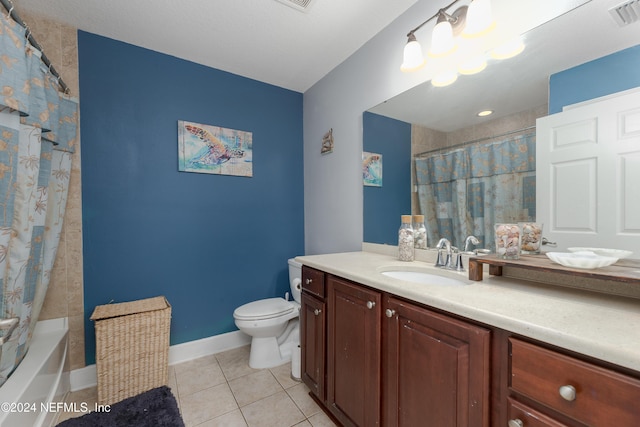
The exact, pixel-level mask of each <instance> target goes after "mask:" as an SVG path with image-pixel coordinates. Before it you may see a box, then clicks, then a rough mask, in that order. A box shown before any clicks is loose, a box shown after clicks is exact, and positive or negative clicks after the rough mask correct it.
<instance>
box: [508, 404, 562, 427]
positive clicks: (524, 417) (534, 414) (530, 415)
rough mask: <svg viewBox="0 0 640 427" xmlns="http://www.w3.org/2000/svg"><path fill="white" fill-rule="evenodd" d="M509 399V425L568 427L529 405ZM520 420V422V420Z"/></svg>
mask: <svg viewBox="0 0 640 427" xmlns="http://www.w3.org/2000/svg"><path fill="white" fill-rule="evenodd" d="M508 400H509V424H508V425H509V427H520V426H522V427H567V426H566V424H562V423H560V422H558V421H556V420H554V419H553V418H550V417H548V416H546V415H544V414H542V413H540V412H538V411H536V410H534V409H531V408H529V407H528V406H527V405H525V404H523V403H521V402H518V401H517V400H513V399H511V398H509V399H508ZM518 421H519V422H518Z"/></svg>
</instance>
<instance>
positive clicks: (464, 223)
mask: <svg viewBox="0 0 640 427" xmlns="http://www.w3.org/2000/svg"><path fill="white" fill-rule="evenodd" d="M535 156H536V149H535V133H528V134H524V135H519V136H515V137H511V138H509V139H506V140H503V141H499V142H493V143H490V144H480V145H471V146H467V147H463V148H460V149H454V150H449V151H445V152H439V153H435V154H433V155H430V156H428V157H416V158H415V170H416V182H417V184H418V198H419V203H420V210H421V212H422V213H423V214H424V215H425V222H426V224H425V225H426V226H427V230H428V231H427V232H428V237H427V239H428V241H429V242H433V245H432V246H435V244H436V242H438V240H440V238H442V237H445V238H447V239H449V240H450V241H451V244H452V245H453V246H456V247H458V248H460V250H463V249H464V243H465V239H466V237H467V236H470V235H473V236H476V237H477V238H478V239H479V240H480V245H478V246H479V247H480V248H487V249H491V250H492V251H493V250H495V243H494V241H493V226H494V224H496V223H515V222H519V221H535V217H536V212H535V209H536V176H535V168H536V157H535Z"/></svg>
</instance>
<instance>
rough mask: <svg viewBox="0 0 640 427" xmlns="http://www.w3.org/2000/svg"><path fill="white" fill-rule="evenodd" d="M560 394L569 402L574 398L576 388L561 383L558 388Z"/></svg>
mask: <svg viewBox="0 0 640 427" xmlns="http://www.w3.org/2000/svg"><path fill="white" fill-rule="evenodd" d="M558 391H559V392H560V396H562V398H563V399H564V400H568V401H569V402H571V401H573V400H576V388H575V387H574V386H572V385H563V386H562V387H560V388H559V389H558Z"/></svg>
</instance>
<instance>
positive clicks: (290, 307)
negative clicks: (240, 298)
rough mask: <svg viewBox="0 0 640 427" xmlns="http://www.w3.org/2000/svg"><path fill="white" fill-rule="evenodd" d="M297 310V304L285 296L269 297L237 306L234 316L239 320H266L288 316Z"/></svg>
mask: <svg viewBox="0 0 640 427" xmlns="http://www.w3.org/2000/svg"><path fill="white" fill-rule="evenodd" d="M295 310H296V304H294V303H293V302H292V301H287V300H285V299H284V298H267V299H261V300H258V301H253V302H250V303H247V304H244V305H241V306H240V307H238V308H236V309H235V310H234V312H233V317H234V318H235V319H238V320H265V319H273V318H276V317H282V316H286V315H288V314H291V313H293V312H294V311H295Z"/></svg>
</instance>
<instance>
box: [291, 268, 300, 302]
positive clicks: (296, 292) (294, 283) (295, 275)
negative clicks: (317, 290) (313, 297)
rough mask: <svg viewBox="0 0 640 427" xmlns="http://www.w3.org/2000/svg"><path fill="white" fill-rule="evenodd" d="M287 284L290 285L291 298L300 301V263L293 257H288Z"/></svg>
mask: <svg viewBox="0 0 640 427" xmlns="http://www.w3.org/2000/svg"><path fill="white" fill-rule="evenodd" d="M289 286H290V287H291V296H292V297H293V300H294V301H296V302H300V300H301V292H302V264H300V263H299V262H298V261H296V260H295V259H293V258H291V259H289Z"/></svg>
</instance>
